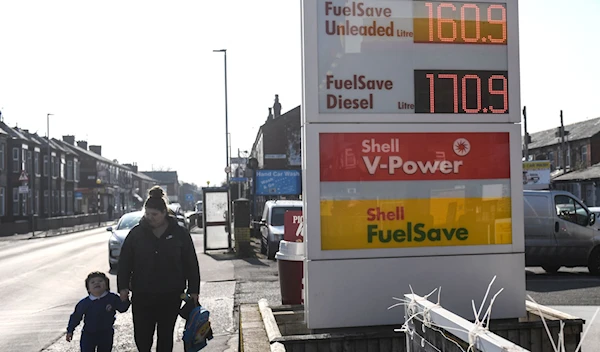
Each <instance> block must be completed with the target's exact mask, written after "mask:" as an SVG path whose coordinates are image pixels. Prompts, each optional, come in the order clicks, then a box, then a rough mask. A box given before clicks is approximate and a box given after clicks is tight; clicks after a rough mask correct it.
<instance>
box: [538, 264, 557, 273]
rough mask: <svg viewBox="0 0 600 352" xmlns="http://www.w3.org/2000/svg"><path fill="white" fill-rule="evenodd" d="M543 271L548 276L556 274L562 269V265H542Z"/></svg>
mask: <svg viewBox="0 0 600 352" xmlns="http://www.w3.org/2000/svg"><path fill="white" fill-rule="evenodd" d="M542 269H544V270H545V271H546V272H547V273H548V274H556V273H557V272H558V270H559V269H560V265H553V264H548V265H542Z"/></svg>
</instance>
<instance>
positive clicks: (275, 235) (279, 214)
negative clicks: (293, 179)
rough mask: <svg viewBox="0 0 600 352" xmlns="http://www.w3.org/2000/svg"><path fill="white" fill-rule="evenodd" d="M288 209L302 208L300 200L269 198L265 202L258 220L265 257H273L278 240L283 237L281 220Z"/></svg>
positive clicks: (276, 249)
mask: <svg viewBox="0 0 600 352" xmlns="http://www.w3.org/2000/svg"><path fill="white" fill-rule="evenodd" d="M288 210H302V201H301V200H269V201H267V202H266V203H265V209H264V211H263V215H262V218H261V220H260V222H259V225H260V232H261V235H262V236H261V246H260V247H261V252H262V253H263V254H266V255H267V258H269V259H273V258H275V253H277V251H278V250H279V242H280V241H281V240H282V239H283V221H284V217H285V212H286V211H288Z"/></svg>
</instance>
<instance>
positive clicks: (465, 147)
mask: <svg viewBox="0 0 600 352" xmlns="http://www.w3.org/2000/svg"><path fill="white" fill-rule="evenodd" d="M319 139H320V148H319V149H320V179H321V183H320V187H321V201H320V204H321V249H322V250H346V249H375V248H414V247H447V246H472V245H496V244H502V245H506V244H512V223H511V192H510V190H511V187H510V146H509V144H510V142H509V133H508V132H487V133H486V132H465V133H456V132H452V133H445V132H439V133H413V132H411V133H321V134H320V138H319Z"/></svg>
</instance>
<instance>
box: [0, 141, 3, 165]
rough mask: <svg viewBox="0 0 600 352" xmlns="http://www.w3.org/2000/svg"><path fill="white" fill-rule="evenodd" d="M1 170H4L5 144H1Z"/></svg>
mask: <svg viewBox="0 0 600 352" xmlns="http://www.w3.org/2000/svg"><path fill="white" fill-rule="evenodd" d="M0 170H4V144H0Z"/></svg>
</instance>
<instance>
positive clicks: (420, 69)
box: [305, 0, 519, 122]
mask: <svg viewBox="0 0 600 352" xmlns="http://www.w3.org/2000/svg"><path fill="white" fill-rule="evenodd" d="M516 13H517V2H516V0H505V2H499V1H494V0H478V1H476V2H469V1H467V2H458V1H427V0H414V1H411V0H396V1H351V0H350V1H348V0H316V32H317V36H316V37H317V41H316V51H317V57H318V65H317V69H316V71H317V72H316V74H315V76H316V77H318V80H317V81H316V85H317V86H318V113H319V114H321V116H324V119H327V118H328V117H327V116H325V114H344V115H345V116H350V115H352V114H361V115H362V114H371V115H384V114H388V115H398V114H419V115H421V114H422V115H425V114H428V115H432V114H457V116H458V115H471V114H472V115H475V114H476V115H478V116H481V118H483V119H484V120H482V121H504V120H494V115H495V116H498V115H504V116H508V115H509V114H510V111H512V110H511V109H510V105H511V101H513V102H517V103H518V102H519V100H518V95H519V80H518V75H519V72H518V33H517V28H516V27H517V15H516ZM511 28H512V29H511ZM305 46H306V40H305ZM513 80H514V82H513ZM511 97H512V98H511ZM518 110H519V109H518V108H517V109H516V110H515V111H518ZM405 116H406V115H405ZM485 116H488V117H485ZM511 116H512V115H511ZM508 118H511V117H504V119H505V120H506V119H508ZM330 119H331V120H332V121H336V120H335V119H334V117H332V118H330ZM392 119H393V117H388V118H387V120H386V118H385V117H382V118H381V121H382V122H383V121H385V122H387V121H393V120H392ZM405 119H406V118H405ZM485 119H487V120H485ZM496 119H503V118H502V117H498V118H496ZM373 121H378V120H377V118H374V120H373ZM470 121H472V120H470Z"/></svg>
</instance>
